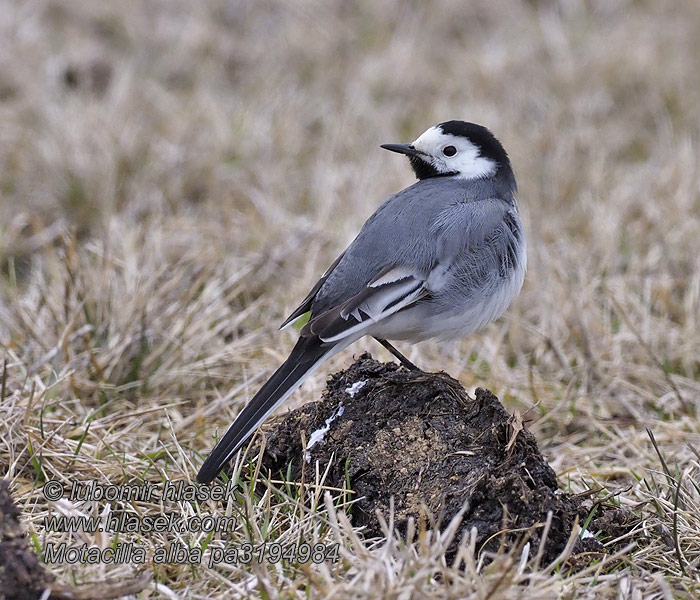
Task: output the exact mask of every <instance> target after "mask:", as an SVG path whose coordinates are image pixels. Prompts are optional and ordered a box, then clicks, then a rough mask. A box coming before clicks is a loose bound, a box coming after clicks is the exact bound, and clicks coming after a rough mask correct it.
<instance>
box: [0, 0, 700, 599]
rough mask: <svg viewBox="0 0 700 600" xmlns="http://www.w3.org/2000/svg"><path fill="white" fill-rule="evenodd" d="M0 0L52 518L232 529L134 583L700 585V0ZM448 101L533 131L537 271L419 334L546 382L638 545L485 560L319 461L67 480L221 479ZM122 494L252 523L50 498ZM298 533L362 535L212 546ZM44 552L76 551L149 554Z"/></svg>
mask: <svg viewBox="0 0 700 600" xmlns="http://www.w3.org/2000/svg"><path fill="white" fill-rule="evenodd" d="M0 7H1V10H0V370H1V371H2V373H1V381H2V387H1V397H0V470H1V471H2V474H3V475H4V476H5V477H7V478H8V480H9V481H10V483H11V489H12V492H13V495H14V497H15V500H16V501H17V504H18V506H19V508H20V510H21V512H22V517H23V520H24V522H25V524H26V527H27V530H28V534H29V539H30V541H31V543H32V544H33V546H34V547H35V548H36V550H37V551H38V552H42V551H43V550H44V548H45V546H46V544H47V543H49V542H52V543H56V544H58V543H61V542H67V543H68V544H69V545H70V546H78V545H80V544H83V543H87V544H88V545H96V546H99V547H101V548H107V547H111V546H113V545H114V544H117V543H122V542H134V543H135V544H137V545H140V546H141V547H144V548H146V550H147V552H148V553H149V556H151V554H150V553H152V552H154V551H155V550H156V549H157V548H167V547H170V545H173V544H176V543H180V544H183V545H184V546H187V547H189V548H199V549H201V550H203V551H204V557H205V558H204V560H203V563H202V565H201V566H200V565H197V564H187V563H185V564H177V563H173V562H171V563H167V564H154V563H152V562H150V561H149V562H147V563H146V565H144V567H142V568H145V569H146V571H148V572H149V576H150V583H148V585H147V586H146V587H145V589H144V590H143V591H141V592H140V593H139V594H138V595H137V597H139V598H202V599H203V598H217V597H221V598H236V597H261V598H277V597H283V598H341V599H342V598H356V599H360V598H397V599H399V598H401V599H403V598H470V599H471V598H474V599H476V598H479V599H481V598H483V599H486V598H489V599H492V600H501V599H504V600H505V599H516V598H523V599H536V598H622V599H627V598H630V599H634V600H641V599H643V598H664V599H671V598H688V599H690V598H696V597H698V596H699V595H700V454H698V452H700V423H699V422H698V412H699V410H700V328H699V324H700V160H699V158H698V157H699V154H698V150H699V145H700V117H699V115H700V69H699V68H698V56H700V3H698V2H696V1H695V0H679V1H678V2H674V3H670V2H669V3H662V2H651V1H644V0H639V1H633V0H629V1H626V0H600V1H594V0H588V1H585V0H560V1H552V2H546V1H536V0H532V1H529V2H525V1H523V2H506V1H505V0H499V1H495V2H493V1H487V0H483V1H476V2H461V1H457V0H445V1H437V2H400V1H398V0H380V1H372V0H352V1H343V0H333V1H326V2H324V1H322V0H291V1H282V0H259V1H254V0H248V1H246V0H229V1H226V0H209V1H205V2H190V1H188V0H170V1H166V0H154V1H150V0H149V1H146V0H143V1H138V0H111V1H110V2H101V1H99V0H82V1H69V0H2V1H1V2H0ZM448 119H464V120H470V121H475V122H477V123H482V124H484V125H486V126H487V127H489V128H490V129H491V130H492V131H493V132H494V133H495V134H496V136H498V137H499V138H500V139H501V140H502V142H503V144H504V146H505V147H506V149H507V150H508V151H509V154H510V156H511V159H512V161H513V165H514V168H515V172H516V176H517V178H518V183H519V202H520V206H521V212H522V214H523V218H524V221H525V224H526V228H527V234H528V246H529V247H528V252H529V264H528V274H527V277H526V281H525V286H524V288H523V291H522V293H521V295H520V296H519V297H518V299H517V300H516V302H515V303H514V304H513V306H512V308H511V310H510V311H509V312H508V314H507V316H506V317H505V318H503V319H501V320H500V321H498V322H497V323H495V324H492V325H491V326H489V327H488V328H487V329H486V330H485V331H484V332H482V333H480V334H478V335H474V336H472V337H470V338H468V339H465V340H462V341H459V342H455V343H451V344H436V343H430V342H427V343H423V344H421V345H417V346H406V345H402V344H400V343H399V344H398V345H399V347H400V348H401V349H402V350H405V351H406V353H407V356H408V357H409V358H410V359H411V360H412V361H414V362H416V363H417V364H419V365H420V366H421V367H422V368H424V369H426V370H440V369H444V370H445V371H447V372H448V373H450V374H451V375H452V376H454V377H456V378H458V379H459V380H460V381H461V383H462V384H463V385H464V386H465V387H466V388H467V389H471V388H473V387H476V386H479V387H486V388H489V389H491V390H492V391H493V392H494V393H495V394H497V395H498V396H499V397H500V399H501V400H502V401H503V402H504V404H505V405H506V407H507V408H508V410H509V411H514V410H518V411H519V412H520V413H521V414H522V415H523V416H524V418H525V419H526V420H527V422H528V428H529V429H530V431H532V432H533V433H534V435H535V436H536V437H537V439H538V440H539V443H540V447H541V449H542V451H543V452H544V454H545V456H546V457H547V458H548V460H549V461H550V464H551V465H552V467H553V468H554V469H555V471H556V472H557V474H558V476H559V480H560V485H561V488H562V489H563V490H566V491H570V492H574V493H579V492H586V491H587V490H590V491H591V493H592V494H594V497H595V498H598V499H601V500H603V499H605V500H606V501H608V502H614V503H617V504H619V505H620V506H622V507H624V508H626V509H628V510H629V511H631V513H633V514H634V515H636V516H637V517H638V521H639V522H638V524H637V525H636V527H635V529H634V531H633V532H631V533H630V534H628V537H627V538H626V539H624V540H601V541H603V543H604V544H607V545H609V546H610V547H611V548H616V549H620V551H619V552H618V553H617V554H616V555H615V557H614V558H613V559H606V560H598V561H594V562H593V563H592V564H591V565H589V566H587V567H586V568H584V569H583V570H581V569H579V570H576V569H573V568H571V565H570V564H569V563H568V562H567V560H566V559H567V556H562V557H560V558H561V560H559V561H558V562H556V563H554V564H550V565H545V564H538V561H537V560H536V558H537V557H536V556H535V549H533V550H532V551H531V552H530V553H529V554H527V553H520V554H514V553H507V552H503V553H501V554H499V555H497V556H495V557H492V560H491V561H488V560H487V561H485V560H483V558H484V557H483V556H479V555H475V554H474V553H473V549H472V548H471V546H470V539H469V538H467V539H465V540H464V544H463V546H462V549H461V551H460V554H459V555H458V561H457V562H456V563H454V562H452V561H445V559H444V556H443V552H444V548H445V547H446V545H447V544H448V542H449V539H447V538H449V531H448V532H447V533H445V534H443V535H435V534H429V533H427V532H426V531H423V530H420V528H417V533H416V534H415V536H414V538H413V539H412V540H408V541H407V540H405V539H399V538H398V537H397V536H395V535H393V534H391V533H390V535H389V537H388V539H387V538H379V539H377V538H365V537H363V536H362V532H361V531H357V530H355V529H353V527H352V524H351V521H350V520H349V519H348V516H347V513H348V506H347V502H350V501H351V498H352V494H351V493H348V492H347V491H345V492H341V491H337V490H335V491H334V490H324V489H323V487H322V486H320V485H319V486H314V485H310V486H309V487H308V488H306V489H305V490H302V491H301V492H299V490H296V489H292V488H291V487H290V486H285V485H284V483H283V482H282V483H274V482H268V483H267V488H266V489H267V491H265V492H264V493H253V492H252V491H251V490H249V489H247V488H244V490H243V493H242V495H241V496H240V497H239V502H234V501H232V500H229V501H226V502H214V501H208V502H189V501H186V500H182V501H179V502H160V503H158V502H134V503H132V504H129V503H126V505H124V506H122V505H119V504H118V503H117V504H115V503H112V504H111V505H110V504H109V503H105V502H97V501H94V502H79V501H75V502H70V501H68V500H66V499H63V500H59V501H57V502H50V501H48V500H47V499H46V497H45V495H44V493H43V491H42V486H43V485H44V483H45V482H46V481H48V480H58V481H60V482H61V483H62V484H63V485H64V486H65V487H66V488H68V487H70V485H71V483H72V482H74V481H81V482H87V481H96V482H97V483H99V484H109V483H112V484H134V483H141V482H144V481H145V482H152V483H154V484H159V485H162V482H164V481H165V480H167V479H170V480H184V481H187V482H191V481H193V480H194V476H195V474H196V471H197V469H198V467H199V465H200V464H201V462H202V460H203V458H204V455H205V454H206V452H208V451H209V450H210V449H211V448H212V446H213V444H214V442H215V440H216V439H217V438H218V436H220V435H221V434H222V433H223V432H224V430H225V428H226V427H227V426H228V425H229V424H230V422H231V421H232V419H233V418H234V417H235V415H236V414H237V413H238V411H239V410H240V409H241V407H242V406H243V405H244V404H245V402H246V401H247V400H248V399H249V398H250V397H251V396H252V394H253V393H254V392H255V391H256V389H257V386H258V385H259V384H261V383H262V382H263V381H264V379H265V377H266V376H267V375H269V374H270V373H271V371H272V369H273V368H275V367H276V366H277V365H278V364H279V363H280V362H281V361H282V360H283V359H284V358H285V357H286V354H287V352H288V351H289V350H290V349H291V347H292V345H293V343H294V340H295V336H296V332H295V331H293V330H291V331H284V332H281V333H280V332H278V331H277V325H278V324H279V323H280V322H281V321H282V320H283V319H284V318H285V317H286V316H287V315H288V313H289V312H290V311H291V310H292V309H293V308H294V307H295V306H296V304H297V302H298V301H299V300H300V299H301V298H302V297H303V296H304V295H305V294H306V292H307V291H308V288H309V287H310V286H311V285H312V284H313V283H314V282H315V280H316V278H317V276H319V275H320V274H321V272H322V271H324V270H325V268H326V267H327V266H328V265H329V264H330V262H331V261H332V260H333V259H334V258H335V256H336V255H337V253H338V252H339V251H340V250H342V249H343V248H344V247H345V245H346V244H347V243H348V242H349V241H350V240H351V239H352V238H353V237H354V235H355V233H356V232H357V231H358V229H359V227H360V226H361V225H362V223H363V222H364V220H365V219H366V218H367V217H368V216H369V215H370V214H371V213H372V212H373V211H374V210H375V208H376V207H377V206H379V204H380V203H381V202H382V200H383V199H384V198H385V197H386V196H387V195H389V194H390V193H392V192H395V191H397V190H399V189H401V188H402V187H405V186H406V185H408V184H410V183H411V182H412V180H413V178H412V173H411V171H410V168H409V166H408V163H407V161H405V159H402V158H401V157H399V156H397V155H394V154H390V153H387V152H385V151H383V150H381V149H379V144H381V143H386V142H407V141H411V140H412V139H414V138H415V137H417V136H418V135H419V134H420V133H421V132H422V131H423V130H425V129H426V128H427V127H429V126H431V125H433V124H435V123H438V122H440V121H444V120H448ZM364 350H369V351H370V352H372V353H373V355H374V356H375V357H378V358H381V359H383V360H389V359H390V358H391V356H390V355H388V353H387V352H386V351H385V350H384V349H383V348H381V347H380V346H378V345H377V344H376V343H375V342H374V341H372V340H361V341H360V342H357V343H356V344H355V345H354V346H352V347H351V348H350V349H348V350H346V351H345V352H343V353H341V354H340V355H338V356H336V357H335V358H333V359H332V360H331V361H330V362H329V363H328V364H326V365H325V366H324V367H322V369H321V370H320V371H319V372H318V373H317V374H316V375H315V376H314V377H312V378H311V379H310V380H309V381H308V382H307V383H306V384H305V385H304V386H303V387H302V388H301V389H300V391H298V392H297V393H296V394H294V396H293V397H292V398H291V399H290V400H289V401H288V402H287V403H286V404H285V409H283V410H286V409H287V408H289V407H295V406H299V405H301V404H302V403H304V402H308V401H310V400H315V399H317V398H318V397H319V395H320V393H321V391H322V390H323V388H324V385H325V379H326V377H327V376H328V374H329V373H331V372H333V371H335V370H337V369H340V368H344V367H346V366H348V365H349V364H350V362H351V361H352V357H353V355H355V356H358V355H359V354H360V353H361V352H362V351H364ZM2 361H4V367H3V362H2ZM647 429H649V430H650V431H651V432H653V436H654V438H655V440H656V444H657V446H658V451H657V449H655V448H654V445H653V444H652V441H651V438H650V436H649V434H648V432H647ZM254 467H255V464H253V467H252V468H254ZM238 468H239V469H241V468H245V469H248V468H249V467H244V466H241V464H239V465H238ZM259 476H260V478H264V477H265V474H263V473H260V474H259ZM315 477H316V478H317V479H318V480H319V483H320V482H321V480H322V473H317V474H316V475H315ZM123 507H126V508H128V509H129V510H134V511H136V512H137V513H138V514H140V515H146V514H158V513H168V512H176V513H178V514H182V515H186V516H194V515H198V514H199V515H215V516H217V515H228V516H235V517H236V519H237V526H236V527H235V530H234V531H233V532H230V533H227V534H220V533H216V534H210V533H206V532H201V531H200V532H197V531H195V532H188V533H181V532H161V533H152V532H151V533H148V532H143V531H142V532H133V533H122V534H120V535H119V536H118V538H117V537H115V536H114V535H112V534H107V533H96V534H90V533H86V532H83V531H79V532H74V533H68V532H59V531H47V530H46V527H45V524H44V518H45V517H46V516H47V515H61V514H66V515H85V516H96V517H97V516H104V518H107V516H108V513H109V511H110V510H112V511H114V510H118V509H119V508H123ZM386 517H387V520H389V515H387V516H386ZM387 527H389V526H387ZM591 533H595V532H591ZM301 539H304V540H308V541H310V542H320V543H325V544H328V545H329V546H330V545H332V544H335V543H338V544H339V560H338V561H337V562H332V561H326V562H323V563H322V564H312V563H310V562H309V563H300V562H299V561H295V560H287V559H283V560H281V561H279V562H272V561H268V560H264V561H262V562H260V563H258V562H257V560H254V561H253V562H252V564H247V565H245V564H221V565H218V566H215V567H213V568H209V567H208V566H207V557H208V556H210V554H211V552H212V551H213V550H214V549H216V548H223V547H225V546H227V545H231V544H241V543H244V542H246V541H250V542H251V543H253V544H256V545H257V544H259V543H261V542H267V543H272V542H279V543H282V544H291V543H295V542H298V541H299V540H301ZM48 566H49V568H51V570H53V571H54V572H55V573H56V574H58V575H59V576H60V578H61V580H62V581H64V582H67V583H84V582H95V581H101V580H103V579H105V578H108V579H111V580H116V581H121V582H128V581H130V580H132V579H133V578H134V577H136V574H137V572H138V567H137V566H136V565H134V564H131V563H126V564H119V565H105V564H94V565H91V564H83V563H77V564H52V565H48Z"/></svg>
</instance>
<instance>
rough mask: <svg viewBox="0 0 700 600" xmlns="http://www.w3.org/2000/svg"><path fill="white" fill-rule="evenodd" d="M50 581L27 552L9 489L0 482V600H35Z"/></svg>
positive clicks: (47, 575) (48, 575)
mask: <svg viewBox="0 0 700 600" xmlns="http://www.w3.org/2000/svg"><path fill="white" fill-rule="evenodd" d="M53 579H54V577H53V575H51V574H50V573H49V572H47V571H46V570H44V568H43V567H42V566H41V564H40V563H39V559H38V558H37V556H36V554H34V552H33V551H32V550H31V549H30V547H29V542H28V541H27V538H26V537H25V535H24V528H23V526H22V523H21V522H20V520H19V510H18V509H17V507H16V506H15V503H14V502H13V500H12V496H11V495H10V486H9V484H8V483H7V481H6V480H5V479H0V597H2V598H8V599H13V600H24V599H25V598H26V599H29V598H32V599H33V598H38V597H39V596H40V595H41V592H42V591H43V590H44V588H46V587H48V586H49V584H50V583H51V582H52V581H53Z"/></svg>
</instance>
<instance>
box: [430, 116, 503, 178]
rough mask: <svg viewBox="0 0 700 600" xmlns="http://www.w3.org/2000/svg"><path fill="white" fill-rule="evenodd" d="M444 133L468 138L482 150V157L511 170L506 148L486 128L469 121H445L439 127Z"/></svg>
mask: <svg viewBox="0 0 700 600" xmlns="http://www.w3.org/2000/svg"><path fill="white" fill-rule="evenodd" d="M438 127H439V128H440V129H442V132H443V133H449V134H451V135H457V136H462V137H465V138H467V139H468V140H469V141H470V142H471V143H472V144H474V145H475V146H476V147H477V148H479V149H480V150H481V156H483V157H485V158H490V159H491V160H494V161H496V162H497V163H498V165H499V166H500V167H507V168H508V169H510V159H509V158H508V154H507V153H506V151H505V148H503V146H502V145H501V142H499V141H498V140H497V139H496V136H495V135H493V133H491V132H490V131H489V130H488V129H486V127H484V126H483V125H477V124H476V123H469V122H467V121H445V122H444V123H440V124H439V125H438Z"/></svg>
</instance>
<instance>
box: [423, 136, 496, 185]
mask: <svg viewBox="0 0 700 600" xmlns="http://www.w3.org/2000/svg"><path fill="white" fill-rule="evenodd" d="M412 145H413V147H414V148H415V149H416V150H419V151H420V152H422V153H423V156H422V157H421V158H423V159H424V160H426V161H428V162H430V163H431V164H432V165H433V166H434V167H435V168H436V169H437V171H438V172H439V173H458V175H457V176H458V177H462V178H463V179H478V178H480V177H489V176H491V175H493V174H494V173H495V172H496V169H497V165H496V163H495V162H494V161H493V160H491V159H490V158H484V157H483V156H479V149H478V148H477V147H476V146H475V145H474V144H472V143H471V142H470V141H469V140H468V139H467V138H465V137H461V136H456V135H452V134H449V133H443V132H442V129H440V127H438V126H435V127H431V128H430V129H428V130H427V131H426V132H425V133H423V134H422V135H421V136H420V137H419V138H418V139H417V140H416V141H415V142H413V144H412ZM453 149H454V150H455V151H456V152H454V154H453V153H452V150H453ZM450 154H452V156H450Z"/></svg>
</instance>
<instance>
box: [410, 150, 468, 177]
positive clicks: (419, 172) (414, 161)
mask: <svg viewBox="0 0 700 600" xmlns="http://www.w3.org/2000/svg"><path fill="white" fill-rule="evenodd" d="M408 160H410V161H411V167H412V168H413V172H414V173H415V174H416V177H417V178H418V179H429V178H431V177H449V176H451V175H457V172H456V171H450V172H448V173H440V172H439V171H438V170H437V169H436V168H435V167H434V166H433V165H431V164H430V163H429V162H426V161H424V160H423V159H422V158H421V157H420V156H409V157H408Z"/></svg>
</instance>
